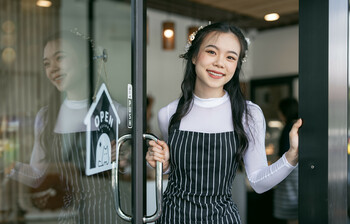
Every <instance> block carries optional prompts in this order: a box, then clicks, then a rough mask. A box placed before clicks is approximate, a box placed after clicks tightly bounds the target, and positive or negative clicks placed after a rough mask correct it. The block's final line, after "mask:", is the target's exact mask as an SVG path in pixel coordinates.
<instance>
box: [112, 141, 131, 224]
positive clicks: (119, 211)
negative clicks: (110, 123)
mask: <svg viewBox="0 0 350 224" xmlns="http://www.w3.org/2000/svg"><path fill="white" fill-rule="evenodd" d="M129 139H131V134H127V135H123V136H122V137H120V138H119V139H118V146H117V148H116V160H115V162H113V163H112V189H113V192H114V199H115V203H114V204H115V210H116V211H117V214H118V215H119V217H120V218H122V219H124V220H125V221H128V222H131V219H132V217H131V216H129V215H127V214H125V213H124V212H123V210H122V209H121V207H120V192H119V178H118V170H119V168H118V161H119V150H120V147H121V145H123V143H124V142H126V141H127V140H129Z"/></svg>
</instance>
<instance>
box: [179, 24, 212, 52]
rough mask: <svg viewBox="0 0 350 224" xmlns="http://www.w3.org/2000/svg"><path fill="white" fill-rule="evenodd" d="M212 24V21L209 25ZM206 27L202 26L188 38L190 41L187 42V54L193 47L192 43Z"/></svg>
mask: <svg viewBox="0 0 350 224" xmlns="http://www.w3.org/2000/svg"><path fill="white" fill-rule="evenodd" d="M210 24H211V21H209V22H208V25H210ZM208 25H206V26H208ZM206 26H200V27H199V28H198V29H197V30H196V31H194V32H193V33H192V34H191V35H190V36H189V37H188V40H187V44H186V46H185V53H187V52H188V50H189V49H190V47H191V45H192V41H193V40H194V39H195V38H196V34H197V32H198V31H200V30H201V29H203V28H204V27H206Z"/></svg>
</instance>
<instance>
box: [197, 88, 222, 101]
mask: <svg viewBox="0 0 350 224" xmlns="http://www.w3.org/2000/svg"><path fill="white" fill-rule="evenodd" d="M194 94H195V95H196V96H198V97H199V98H202V99H208V98H220V97H223V96H224V95H225V90H224V89H223V88H217V89H213V88H210V89H199V88H195V89H194Z"/></svg>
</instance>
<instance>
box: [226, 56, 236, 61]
mask: <svg viewBox="0 0 350 224" xmlns="http://www.w3.org/2000/svg"><path fill="white" fill-rule="evenodd" d="M227 59H229V60H233V61H236V60H237V59H236V57H233V56H228V57H227Z"/></svg>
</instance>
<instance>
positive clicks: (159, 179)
mask: <svg viewBox="0 0 350 224" xmlns="http://www.w3.org/2000/svg"><path fill="white" fill-rule="evenodd" d="M143 138H144V139H148V140H154V141H155V142H157V140H158V138H157V137H156V136H154V135H152V134H143ZM155 181H156V204H157V210H156V212H155V213H154V214H153V215H151V216H146V217H143V222H144V223H148V222H154V221H156V220H157V219H158V218H159V217H160V215H161V214H162V201H163V163H161V162H159V161H157V165H156V180H155Z"/></svg>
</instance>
